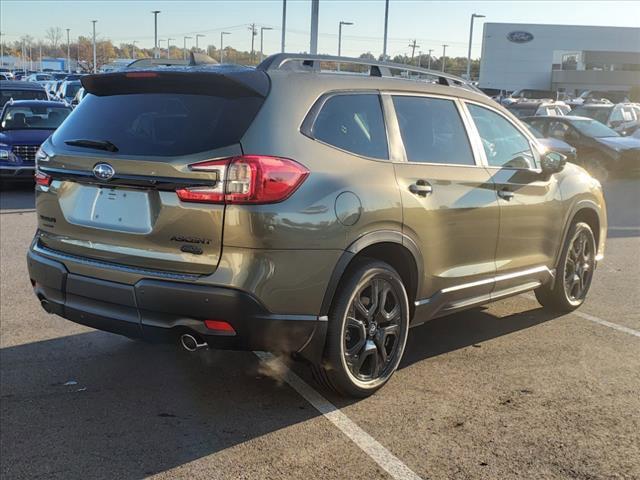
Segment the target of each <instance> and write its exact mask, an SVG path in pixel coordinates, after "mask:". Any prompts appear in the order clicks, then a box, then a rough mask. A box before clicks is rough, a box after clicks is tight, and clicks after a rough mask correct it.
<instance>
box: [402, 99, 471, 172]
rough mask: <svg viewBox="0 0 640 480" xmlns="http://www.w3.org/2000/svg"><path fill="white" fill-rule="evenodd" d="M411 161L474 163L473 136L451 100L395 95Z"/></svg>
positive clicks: (403, 138) (403, 135)
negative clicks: (471, 139)
mask: <svg viewBox="0 0 640 480" xmlns="http://www.w3.org/2000/svg"><path fill="white" fill-rule="evenodd" d="M393 104H394V106H395V109H396V115H397V117H398V124H399V125H400V134H401V135H402V141H403V143H404V148H405V151H406V152H407V160H408V161H410V162H425V163H448V164H455V165H474V164H475V161H474V159H473V154H472V153H471V146H470V144H469V138H468V137H467V132H466V130H465V128H464V125H463V123H462V120H461V119H460V115H459V114H458V110H457V108H456V106H455V104H454V103H453V101H451V100H442V99H437V98H422V97H406V96H397V97H393Z"/></svg>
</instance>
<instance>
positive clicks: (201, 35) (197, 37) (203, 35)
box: [196, 33, 206, 50]
mask: <svg viewBox="0 0 640 480" xmlns="http://www.w3.org/2000/svg"><path fill="white" fill-rule="evenodd" d="M200 37H206V35H205V34H203V33H197V34H196V50H198V49H199V48H200V47H198V39H199V38H200Z"/></svg>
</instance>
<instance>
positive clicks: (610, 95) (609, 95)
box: [567, 90, 629, 106]
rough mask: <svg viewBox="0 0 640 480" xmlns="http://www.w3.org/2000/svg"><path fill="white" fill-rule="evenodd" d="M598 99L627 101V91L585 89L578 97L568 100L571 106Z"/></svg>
mask: <svg viewBox="0 0 640 480" xmlns="http://www.w3.org/2000/svg"><path fill="white" fill-rule="evenodd" d="M594 100H595V101H600V100H608V101H609V102H611V103H621V102H628V101H629V92H626V91H615V90H614V91H603V90H585V91H584V92H582V93H581V94H580V95H579V96H578V97H576V98H574V99H571V100H568V101H567V103H568V104H569V105H571V106H574V105H576V106H577V105H583V104H585V103H588V102H593V101H594Z"/></svg>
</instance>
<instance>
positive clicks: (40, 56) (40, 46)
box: [39, 43, 42, 71]
mask: <svg viewBox="0 0 640 480" xmlns="http://www.w3.org/2000/svg"><path fill="white" fill-rule="evenodd" d="M39 47H40V71H42V43H40V45H39Z"/></svg>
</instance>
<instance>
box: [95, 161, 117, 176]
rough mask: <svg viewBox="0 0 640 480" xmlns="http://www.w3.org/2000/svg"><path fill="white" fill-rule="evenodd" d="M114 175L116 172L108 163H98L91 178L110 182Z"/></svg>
mask: <svg viewBox="0 0 640 480" xmlns="http://www.w3.org/2000/svg"><path fill="white" fill-rule="evenodd" d="M115 173H116V171H115V170H114V169H113V167H112V166H111V165H109V164H108V163H98V164H97V165H96V166H95V167H93V176H94V177H96V178H97V179H98V180H110V179H111V177H113V176H114V175H115Z"/></svg>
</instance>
